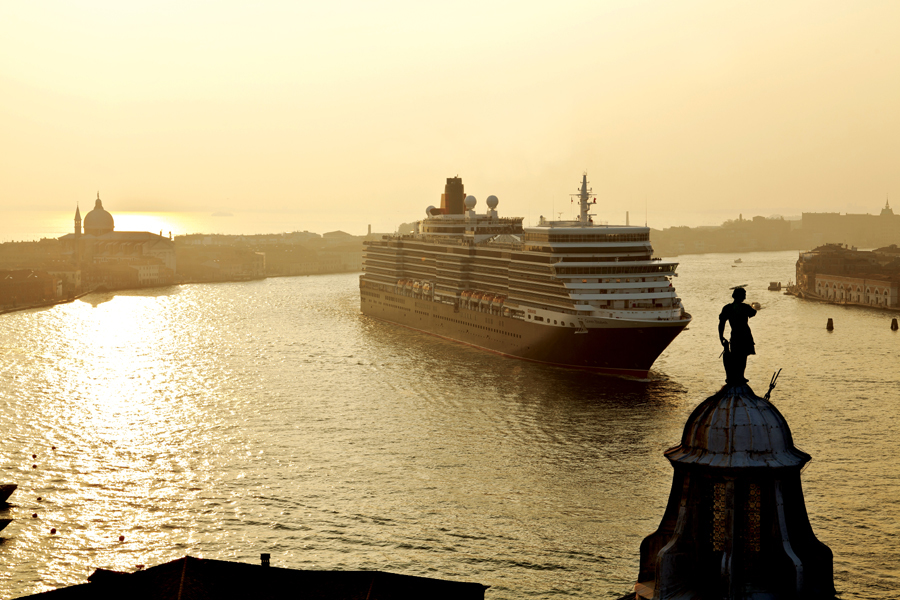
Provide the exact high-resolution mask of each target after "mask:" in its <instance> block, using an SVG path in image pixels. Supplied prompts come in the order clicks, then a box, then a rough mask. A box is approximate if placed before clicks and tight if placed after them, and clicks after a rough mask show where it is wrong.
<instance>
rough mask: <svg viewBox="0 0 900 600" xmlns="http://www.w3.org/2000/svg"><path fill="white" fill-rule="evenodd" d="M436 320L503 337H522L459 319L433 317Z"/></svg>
mask: <svg viewBox="0 0 900 600" xmlns="http://www.w3.org/2000/svg"><path fill="white" fill-rule="evenodd" d="M434 316H435V317H437V318H438V319H441V320H443V321H450V322H451V323H457V324H458V325H468V326H469V327H475V328H476V329H484V330H485V331H491V332H493V333H501V334H503V335H508V336H510V337H514V338H520V337H522V336H521V335H519V334H518V333H512V332H511V331H503V330H502V329H494V328H493V327H485V326H484V325H476V324H475V323H470V322H468V321H463V320H460V319H451V318H450V317H442V316H441V315H434Z"/></svg>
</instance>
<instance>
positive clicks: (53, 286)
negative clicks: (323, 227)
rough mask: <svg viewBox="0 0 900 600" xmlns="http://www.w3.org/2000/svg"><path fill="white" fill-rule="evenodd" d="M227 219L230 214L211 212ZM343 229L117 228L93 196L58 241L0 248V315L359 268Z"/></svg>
mask: <svg viewBox="0 0 900 600" xmlns="http://www.w3.org/2000/svg"><path fill="white" fill-rule="evenodd" d="M216 214H217V215H220V216H231V213H224V212H223V213H216ZM382 235H385V234H372V232H371V228H370V229H369V234H368V235H365V236H355V235H351V234H349V233H345V232H343V231H331V232H327V233H324V234H321V235H320V234H318V233H312V232H309V231H294V232H291V233H278V234H261V235H222V234H203V233H197V234H189V235H181V236H177V237H174V238H173V237H172V235H171V234H169V236H168V237H165V236H163V235H162V232H160V233H159V234H156V233H151V232H146V231H118V230H116V229H115V219H114V217H113V215H112V214H110V213H109V212H108V211H106V209H104V208H103V204H102V201H101V200H100V196H99V194H98V195H97V198H96V200H95V205H94V209H93V210H91V211H90V212H89V213H87V214H86V215H85V218H84V223H83V226H82V219H81V212H80V209H78V208H77V207H76V210H75V218H74V229H73V232H72V233H68V234H66V235H63V236H61V237H59V238H44V239H41V240H40V241H37V242H7V243H2V244H0V312H6V311H9V310H21V309H23V308H30V307H37V306H46V305H51V304H55V303H59V302H67V301H71V300H73V299H74V298H77V297H80V296H82V295H84V294H86V293H90V292H92V291H96V290H123V289H136V288H148V287H158V286H166V285H173V284H184V283H199V282H218V281H249V280H253V279H264V278H266V277H282V276H291V275H317V274H325V273H346V272H355V271H361V270H362V248H363V241H364V240H366V239H373V238H380V237H381V236H382Z"/></svg>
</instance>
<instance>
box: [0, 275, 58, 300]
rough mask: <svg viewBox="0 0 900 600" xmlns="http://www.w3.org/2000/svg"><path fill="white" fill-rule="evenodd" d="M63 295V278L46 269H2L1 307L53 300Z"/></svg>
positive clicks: (0, 277) (0, 278) (0, 283)
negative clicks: (51, 273) (54, 275)
mask: <svg viewBox="0 0 900 600" xmlns="http://www.w3.org/2000/svg"><path fill="white" fill-rule="evenodd" d="M62 295H63V286H62V280H60V279H59V278H56V277H53V276H52V275H50V274H49V273H47V272H46V271H36V270H34V269H18V270H15V271H0V308H18V307H22V306H28V305H32V304H40V303H42V302H51V301H54V300H57V299H59V298H61V297H62Z"/></svg>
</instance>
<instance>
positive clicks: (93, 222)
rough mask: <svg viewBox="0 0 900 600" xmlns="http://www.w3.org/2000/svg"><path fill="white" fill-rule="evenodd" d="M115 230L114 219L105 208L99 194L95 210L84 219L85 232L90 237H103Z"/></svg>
mask: <svg viewBox="0 0 900 600" xmlns="http://www.w3.org/2000/svg"><path fill="white" fill-rule="evenodd" d="M113 229H115V222H114V221H113V217H112V215H111V214H109V213H108V212H106V210H105V209H104V208H103V203H102V202H101V201H100V194H97V201H96V202H95V203H94V209H93V210H92V211H91V212H89V213H88V214H87V215H85V217H84V232H85V233H86V234H90V235H103V234H104V233H109V232H111V231H112V230H113Z"/></svg>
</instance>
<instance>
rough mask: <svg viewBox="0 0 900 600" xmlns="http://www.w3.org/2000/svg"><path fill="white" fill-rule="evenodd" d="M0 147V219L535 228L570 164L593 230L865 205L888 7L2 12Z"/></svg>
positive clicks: (898, 113)
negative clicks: (629, 222) (297, 216)
mask: <svg viewBox="0 0 900 600" xmlns="http://www.w3.org/2000/svg"><path fill="white" fill-rule="evenodd" d="M0 142H2V143H0V207H3V208H12V207H20V208H29V209H48V210H50V209H52V210H69V209H70V208H74V205H75V202H76V201H79V202H81V206H82V208H83V209H84V208H85V207H86V206H87V207H88V208H90V205H91V203H92V199H93V197H94V195H95V193H96V191H97V190H98V189H99V190H100V192H101V195H102V197H103V198H104V204H105V205H106V206H107V208H108V209H109V210H111V211H112V212H113V213H114V214H115V212H116V211H117V210H118V211H210V212H211V211H216V210H228V211H233V212H235V213H236V215H239V214H240V213H241V212H248V211H255V212H261V211H273V212H290V213H302V214H303V215H304V218H306V219H308V221H309V225H308V226H304V227H301V228H304V229H310V230H314V231H316V230H318V231H322V230H327V229H331V228H332V227H329V226H328V225H331V224H333V223H335V222H337V221H343V222H345V223H346V226H345V227H343V228H344V229H345V230H347V231H350V232H352V233H363V232H364V230H365V225H366V224H368V223H372V225H373V228H374V229H375V230H376V231H386V230H392V229H394V227H395V226H396V225H397V223H399V222H402V221H411V220H414V219H418V218H421V216H422V215H423V214H424V208H425V207H426V206H427V205H428V204H438V203H439V201H440V193H441V192H442V190H443V183H444V180H445V178H446V177H450V176H454V175H457V174H458V175H459V176H461V177H462V178H463V182H464V183H465V186H466V191H467V192H469V193H472V194H474V195H475V196H476V197H477V198H478V199H479V201H480V204H479V207H478V208H479V209H483V208H484V204H483V200H484V198H485V197H486V196H487V195H488V194H496V195H497V196H499V197H500V211H501V214H507V215H510V214H515V215H522V216H531V217H532V218H535V217H536V216H537V214H539V213H541V214H546V215H550V214H551V212H552V211H553V210H554V208H555V209H556V210H563V209H564V208H568V196H567V194H569V193H570V192H573V191H575V186H576V185H577V183H578V180H579V179H580V176H581V173H582V171H584V170H587V171H588V175H589V178H590V180H591V182H592V184H593V187H594V191H595V192H596V195H597V197H598V203H599V205H600V206H601V211H600V213H601V214H600V218H601V219H605V218H608V219H609V220H611V221H615V222H620V221H623V220H624V212H625V211H626V210H630V211H631V212H632V215H640V220H643V214H644V207H645V203H646V205H647V206H648V207H649V212H650V221H651V223H650V224H651V225H654V224H656V225H657V226H663V225H671V224H688V225H697V224H701V223H700V221H701V220H702V219H703V217H704V216H706V217H707V218H711V219H712V221H713V222H721V220H722V219H721V218H720V217H721V216H722V215H727V213H729V212H730V211H734V212H737V211H743V212H744V213H745V216H746V215H747V214H764V215H769V214H772V213H782V214H799V212H800V211H802V210H832V211H842V212H843V211H847V210H852V211H860V212H877V211H878V210H879V209H880V207H881V206H882V205H883V204H884V201H885V195H886V194H887V193H890V194H891V196H892V197H895V198H896V205H897V207H898V208H900V2H897V1H896V0H891V1H885V2H879V1H859V2H851V1H847V0H840V1H826V0H817V1H815V2H800V1H798V2H790V1H789V2H774V1H773V2H765V1H763V2H760V1H759V0H755V1H753V2H739V1H735V2H722V1H721V0H715V1H712V0H710V1H684V0H680V1H678V2H672V1H670V0H666V1H663V0H659V1H656V0H646V1H628V2H626V1H600V0H595V1H593V2H538V3H531V4H528V3H525V2H502V3H501V2H489V1H485V0H479V1H477V2H459V1H457V2H452V3H451V2H448V3H444V4H437V3H432V2H421V1H417V2H384V1H382V2H340V1H330V2H316V3H307V2H299V1H292V2H249V1H247V2H228V1H223V0H217V1H215V2H213V1H209V2H196V1H188V0H179V1H177V2H165V1H160V0H154V1H153V2H143V1H137V0H128V1H126V2H123V1H118V0H117V1H112V0H110V1H90V0H81V1H79V2H69V1H67V2H62V1H61V2H43V1H32V0H29V1H28V2H15V1H12V0H4V1H2V3H0ZM619 215H621V216H619ZM633 218H634V217H633ZM654 220H655V223H654ZM320 225H321V226H320Z"/></svg>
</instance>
